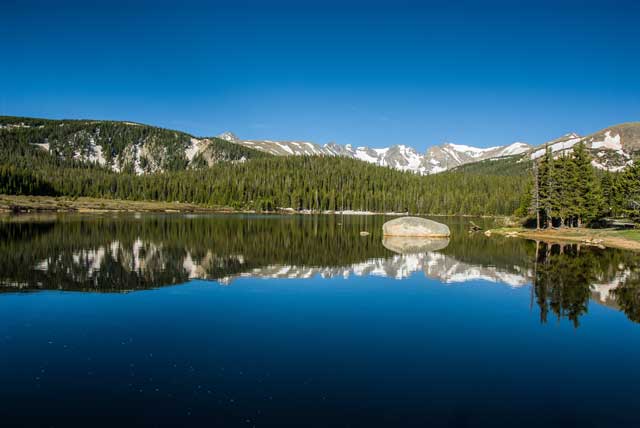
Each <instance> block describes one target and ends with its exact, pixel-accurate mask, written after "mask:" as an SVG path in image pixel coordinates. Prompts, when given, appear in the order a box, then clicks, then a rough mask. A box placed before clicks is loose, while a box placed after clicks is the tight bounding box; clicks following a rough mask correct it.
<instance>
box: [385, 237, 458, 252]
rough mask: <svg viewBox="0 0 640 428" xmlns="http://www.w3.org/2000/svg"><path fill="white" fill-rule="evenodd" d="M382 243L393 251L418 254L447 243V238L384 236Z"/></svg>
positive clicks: (440, 248) (444, 246)
mask: <svg viewBox="0 0 640 428" xmlns="http://www.w3.org/2000/svg"><path fill="white" fill-rule="evenodd" d="M382 245H383V246H384V247H385V248H386V249H387V250H391V251H393V252H394V253H399V254H419V253H428V252H430V251H438V250H442V249H443V248H446V247H447V245H449V238H420V237H413V236H385V237H384V238H382Z"/></svg>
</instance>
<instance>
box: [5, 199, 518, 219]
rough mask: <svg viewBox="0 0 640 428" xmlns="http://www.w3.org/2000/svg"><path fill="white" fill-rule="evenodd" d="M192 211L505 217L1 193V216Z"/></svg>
mask: <svg viewBox="0 0 640 428" xmlns="http://www.w3.org/2000/svg"><path fill="white" fill-rule="evenodd" d="M145 212H146V213H194V214H265V215H269V214H282V215H384V216H395V217H399V216H409V215H414V216H425V217H469V218H494V219H506V218H508V217H506V216H487V215H471V214H453V215H451V214H409V213H398V212H384V213H382V212H373V211H353V210H345V211H329V210H323V211H313V210H300V211H297V210H294V209H293V208H279V209H277V210H275V211H255V210H241V209H234V208H231V207H224V206H206V205H198V204H191V203H186V202H161V201H130V200H126V199H101V198H89V197H77V198H73V197H66V196H29V195H0V215H11V214H15V215H21V214H34V213H81V214H103V213H145Z"/></svg>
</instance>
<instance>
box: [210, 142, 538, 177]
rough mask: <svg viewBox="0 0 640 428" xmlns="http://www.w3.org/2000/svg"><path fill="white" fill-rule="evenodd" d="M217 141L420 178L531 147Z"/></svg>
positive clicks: (275, 154) (518, 153) (519, 143)
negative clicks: (352, 162) (349, 161)
mask: <svg viewBox="0 0 640 428" xmlns="http://www.w3.org/2000/svg"><path fill="white" fill-rule="evenodd" d="M217 138H220V139H223V140H226V141H229V142H232V143H234V144H239V145H242V146H244V147H247V148H252V149H255V150H260V151H263V152H265V153H269V154H271V155H274V156H305V155H319V156H343V157H349V158H353V159H359V160H362V161H364V162H368V163H372V164H375V165H378V166H385V167H391V168H394V169H398V170H400V171H411V172H414V173H417V174H421V175H427V174H435V173H439V172H444V171H447V170H449V169H452V168H455V167H457V166H460V165H464V164H467V163H471V162H477V161H482V160H486V159H495V158H501V157H506V156H515V155H520V154H523V153H525V152H527V151H529V150H530V149H531V148H532V147H531V146H530V145H529V144H527V143H523V142H519V141H518V142H514V143H511V144H509V145H505V146H495V147H488V148H479V147H473V146H467V145H462V144H453V143H445V144H442V145H438V146H432V147H430V148H429V149H427V151H426V152H425V153H424V154H421V153H419V152H418V151H417V150H416V149H415V148H413V147H411V146H408V145H406V144H395V145H392V146H389V147H383V148H372V147H368V146H356V147H354V146H353V145H352V144H345V145H341V144H337V143H335V142H331V143H327V144H324V145H320V144H317V143H312V142H309V141H274V140H242V139H240V138H238V137H237V136H236V135H235V134H233V133H232V132H229V131H227V132H224V133H222V134H220V135H218V136H217Z"/></svg>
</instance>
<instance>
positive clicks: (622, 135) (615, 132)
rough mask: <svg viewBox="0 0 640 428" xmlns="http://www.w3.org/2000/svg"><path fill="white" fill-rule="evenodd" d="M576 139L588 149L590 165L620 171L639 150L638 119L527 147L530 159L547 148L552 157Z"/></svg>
mask: <svg viewBox="0 0 640 428" xmlns="http://www.w3.org/2000/svg"><path fill="white" fill-rule="evenodd" d="M580 142H582V143H584V145H585V147H586V148H587V149H589V150H590V151H591V154H592V156H593V158H594V159H593V161H592V162H591V164H592V165H593V166H595V167H596V168H599V169H606V170H609V171H620V170H622V169H624V168H625V167H626V166H628V165H630V164H631V163H633V157H634V154H637V153H638V152H639V151H640V122H631V123H623V124H621V125H616V126H611V127H609V128H605V129H603V130H601V131H598V132H595V133H593V134H591V135H587V136H586V137H582V136H580V135H578V134H576V133H575V132H571V133H568V134H565V135H563V136H562V137H560V138H556V139H555V140H551V141H548V142H546V143H544V144H543V145H541V146H538V147H536V148H535V149H533V150H531V158H532V159H538V158H540V157H541V156H543V155H544V153H545V151H546V150H547V148H549V149H550V150H551V152H552V153H553V154H554V156H559V155H562V154H565V153H569V152H571V151H572V150H573V146H575V145H576V144H578V143H580Z"/></svg>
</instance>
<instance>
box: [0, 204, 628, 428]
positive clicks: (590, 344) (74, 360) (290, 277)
mask: <svg viewBox="0 0 640 428" xmlns="http://www.w3.org/2000/svg"><path fill="white" fill-rule="evenodd" d="M385 220H386V219H385V218H384V217H382V216H329V215H327V216H311V215H309V216H267V215H262V216H258V215H227V216H224V215H202V216H187V215H150V214H147V215H111V214H105V215H93V216H82V215H61V216H32V217H15V218H4V219H3V221H2V222H0V238H1V239H0V380H1V382H0V421H2V425H3V426H58V427H68V426H123V425H136V426H138V425H147V426H184V425H191V426H322V427H324V426H433V427H439V426H456V427H457V426H460V427H467V426H468V427H472V426H492V427H494V426H514V425H519V426H546V427H549V426H564V427H567V426H578V425H579V426H589V427H591V426H594V427H600V426H638V425H640V416H638V413H637V409H638V408H640V370H638V369H637V365H638V361H640V325H639V324H638V322H639V321H640V257H638V254H637V253H632V252H628V251H622V250H614V249H601V248H596V247H588V246H584V245H577V244H572V245H560V244H549V243H543V242H538V243H536V242H533V241H526V240H520V239H516V238H504V237H490V238H488V237H485V236H484V235H483V234H482V233H475V234H469V233H468V232H467V230H468V224H469V219H464V218H438V219H436V220H437V221H441V222H444V223H447V224H448V225H449V226H450V228H451V230H452V237H451V239H450V240H449V242H445V243H437V244H435V245H430V246H427V247H425V248H422V249H420V248H419V247H418V249H416V248H415V247H412V248H413V249H412V250H411V251H409V252H405V253H399V252H398V251H399V250H398V248H397V246H394V245H393V243H389V242H383V237H382V230H381V229H382V223H383V222H384V221H385ZM473 220H474V221H475V222H476V223H481V224H482V225H483V226H485V227H488V226H491V225H492V224H493V222H492V220H486V219H485V220H482V219H473ZM363 231H366V232H369V235H366V236H362V235H361V232H363ZM394 250H395V251H394Z"/></svg>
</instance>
